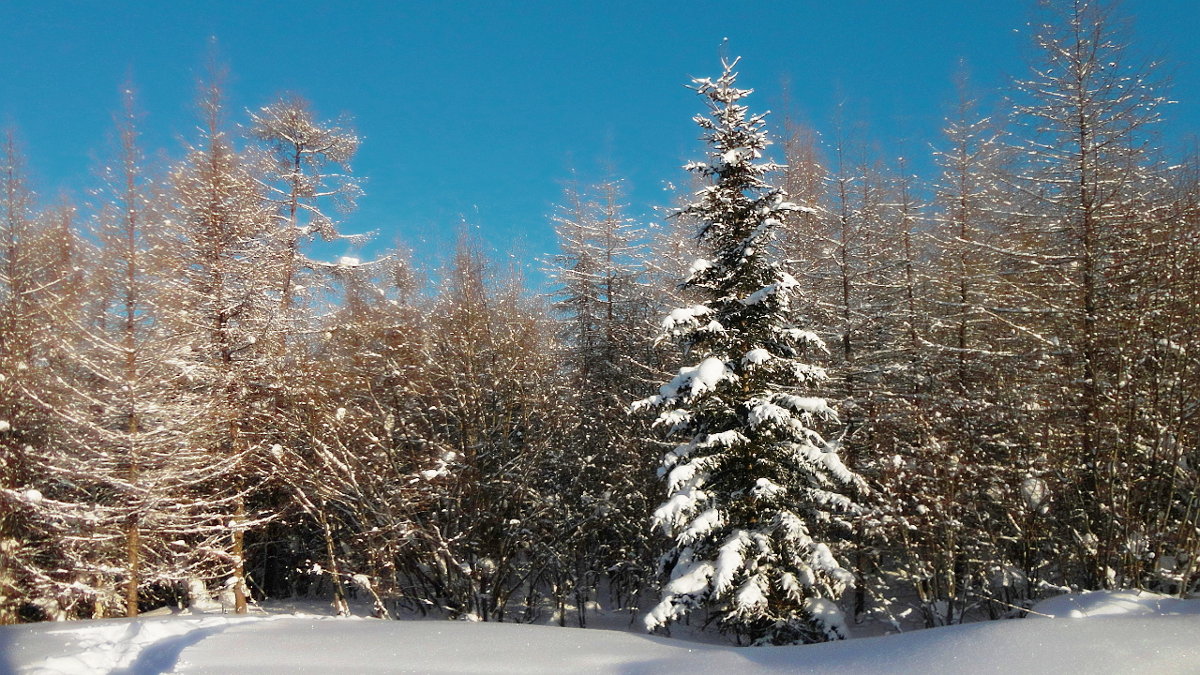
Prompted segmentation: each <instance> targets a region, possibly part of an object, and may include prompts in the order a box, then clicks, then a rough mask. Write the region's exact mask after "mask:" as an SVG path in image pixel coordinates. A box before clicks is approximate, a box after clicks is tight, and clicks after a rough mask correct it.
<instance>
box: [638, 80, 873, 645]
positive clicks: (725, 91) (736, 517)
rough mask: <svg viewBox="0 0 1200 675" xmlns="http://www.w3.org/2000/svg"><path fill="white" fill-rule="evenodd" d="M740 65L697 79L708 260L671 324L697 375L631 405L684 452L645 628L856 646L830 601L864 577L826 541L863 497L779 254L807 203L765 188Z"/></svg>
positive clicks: (659, 515) (700, 216)
mask: <svg viewBox="0 0 1200 675" xmlns="http://www.w3.org/2000/svg"><path fill="white" fill-rule="evenodd" d="M737 62H738V61H737V60H736V59H735V60H733V61H729V60H724V61H723V66H724V73H723V74H722V75H721V77H720V78H719V79H717V80H716V81H713V80H710V79H699V80H695V82H694V89H695V90H696V91H697V93H699V94H700V95H701V96H704V97H705V99H706V102H707V104H708V107H709V115H708V116H703V115H701V116H697V117H696V118H695V119H696V123H697V124H699V125H700V127H701V129H703V130H704V135H703V138H704V140H705V141H706V142H707V143H708V145H709V151H708V159H707V161H704V162H693V163H690V164H689V165H688V166H687V169H688V170H689V171H692V172H694V173H697V174H699V175H700V176H702V177H704V178H705V179H706V180H707V181H708V185H707V186H705V187H703V188H702V189H700V190H699V191H698V192H697V193H696V195H695V201H694V202H692V203H691V204H688V205H686V206H685V207H683V208H682V209H681V210H680V211H679V213H678V214H677V215H679V216H681V217H686V218H692V219H694V220H695V222H696V223H697V224H698V230H699V231H698V234H697V236H698V239H699V241H700V243H701V244H702V248H703V250H704V252H705V254H706V255H707V256H708V257H707V258H702V259H699V260H697V261H696V262H695V263H694V264H693V265H692V267H691V273H690V275H689V276H688V278H687V279H686V280H685V282H684V290H685V291H686V292H688V293H690V294H691V296H692V297H694V298H696V299H697V300H698V303H697V304H695V305H693V306H691V307H683V308H679V309H676V310H674V311H672V312H671V313H670V315H669V316H668V317H667V318H666V319H665V320H664V321H663V334H662V335H661V336H660V339H663V340H673V341H675V342H676V343H677V344H678V345H679V346H680V348H681V349H682V352H683V354H685V355H686V357H688V358H689V359H690V361H691V363H693V364H694V365H689V366H686V367H684V368H681V369H680V370H679V374H678V375H677V376H676V377H675V378H674V379H672V380H671V381H670V382H668V383H667V384H665V385H664V386H663V387H662V388H661V390H660V392H659V394H657V395H655V396H651V397H650V398H647V399H644V400H642V401H639V402H637V403H635V404H634V409H635V410H636V409H641V408H646V407H660V408H662V412H661V414H660V415H659V417H658V419H657V421H656V424H657V425H661V426H663V427H666V428H667V429H668V430H669V434H670V435H671V436H672V437H674V438H676V439H678V440H679V441H680V442H679V444H678V445H677V446H676V447H675V448H674V449H673V450H671V451H669V452H668V453H667V454H666V457H665V458H664V461H663V467H662V469H661V473H662V474H663V475H664V476H665V477H666V479H667V491H668V494H669V497H668V499H667V501H666V502H664V503H663V504H662V506H660V507H659V508H658V510H657V511H655V513H654V523H655V524H656V525H657V526H659V527H661V528H662V529H663V531H664V532H665V533H666V534H667V535H668V536H669V537H672V538H673V539H674V545H673V547H672V549H671V551H670V552H669V553H668V555H667V556H666V557H665V558H664V568H665V571H667V572H669V581H668V582H667V583H666V585H665V586H664V588H663V594H662V600H661V601H660V602H659V604H658V605H657V606H655V607H654V608H653V609H652V610H651V611H650V613H649V614H648V615H647V616H646V619H645V623H646V626H647V628H648V629H650V630H654V629H656V628H659V627H662V626H665V625H666V624H668V623H670V622H671V621H674V620H678V619H682V618H683V617H685V616H687V615H688V614H689V613H691V612H692V611H693V610H696V609H699V608H707V609H709V610H710V611H711V612H713V613H714V615H715V616H714V618H716V619H717V620H718V621H719V626H720V627H721V629H722V630H723V631H728V632H732V633H734V634H735V635H736V636H737V637H738V638H739V639H742V638H745V639H748V640H749V641H750V642H752V643H753V644H794V643H798V642H817V641H823V640H828V639H837V638H842V637H845V628H844V622H843V620H842V617H841V612H840V610H839V609H838V607H837V605H836V604H835V603H834V600H835V599H836V598H837V597H838V596H839V595H840V593H841V592H842V590H844V589H845V588H847V587H849V586H851V585H853V581H854V577H853V575H852V574H851V572H850V571H849V570H847V569H845V568H844V567H843V566H842V564H841V563H840V562H838V560H837V558H836V557H835V556H834V555H833V553H832V551H831V550H830V547H829V545H828V544H826V543H823V542H822V541H821V538H822V537H823V535H824V534H825V533H826V532H829V531H831V530H832V529H833V527H836V526H845V527H847V528H848V523H847V522H846V521H845V517H846V516H850V515H853V514H854V513H855V512H856V511H857V507H856V506H855V504H854V502H853V500H852V499H851V497H850V496H849V494H850V493H852V492H853V491H856V490H864V489H865V485H864V483H863V481H862V480H861V479H859V478H858V477H857V476H855V475H854V474H853V473H852V472H851V471H849V470H848V469H847V468H846V467H845V466H844V465H843V464H842V461H841V459H840V458H839V457H838V454H837V452H836V448H835V447H834V445H833V444H829V443H826V442H825V441H824V440H823V439H822V437H821V435H820V434H819V433H818V432H817V431H816V430H815V429H814V428H813V426H814V425H815V424H816V423H817V422H818V421H819V420H822V419H833V418H834V415H833V412H832V411H831V409H830V408H829V406H828V405H827V404H826V402H825V400H824V399H821V398H817V397H813V396H807V395H805V394H806V393H808V392H807V390H808V389H809V388H811V387H812V386H814V385H816V384H817V383H818V382H820V381H821V380H823V379H824V378H825V373H824V370H823V369H821V368H820V367H817V366H814V365H811V364H808V363H805V362H803V361H802V360H801V358H802V356H803V355H804V354H805V352H806V351H808V350H812V349H822V348H823V344H822V343H821V341H820V339H819V338H817V337H816V336H815V335H814V334H812V333H811V332H809V331H806V330H802V329H800V328H798V327H797V326H795V325H793V323H792V319H791V317H792V313H791V311H790V304H791V301H792V299H793V295H794V290H795V288H796V286H797V283H796V280H795V279H794V278H793V277H792V276H791V275H790V274H788V273H787V272H786V271H784V270H783V269H782V268H781V266H780V265H779V264H778V263H777V262H775V261H774V260H773V259H772V252H773V245H772V241H773V237H774V235H775V231H776V229H777V228H778V227H779V225H780V221H781V219H782V218H783V217H784V214H786V213H788V212H790V211H794V210H796V209H798V208H801V207H798V206H796V205H795V204H792V203H790V202H788V201H787V200H786V196H785V194H784V192H783V191H782V190H781V189H779V188H776V187H772V186H771V185H770V184H769V183H768V182H767V177H768V175H769V174H770V173H771V172H772V171H773V170H775V169H777V168H779V167H778V166H777V165H775V164H773V163H771V162H767V161H763V160H762V156H763V151H764V150H765V148H766V146H767V145H768V140H767V137H766V133H765V131H764V117H765V115H754V116H749V115H748V110H747V108H746V107H745V106H743V105H741V104H740V101H741V100H742V99H743V98H745V97H746V96H747V95H749V94H750V93H751V91H750V90H745V89H738V88H736V87H735V86H734V82H735V79H736V77H737V73H736V72H734V67H735V66H736V65H737Z"/></svg>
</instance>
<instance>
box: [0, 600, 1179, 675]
mask: <svg viewBox="0 0 1200 675" xmlns="http://www.w3.org/2000/svg"><path fill="white" fill-rule="evenodd" d="M810 609H817V608H816V607H812V608H810ZM829 609H830V612H831V613H830V615H829V616H828V618H829V619H830V623H834V624H836V623H837V622H836V618H837V617H836V615H833V614H832V610H833V609H834V608H832V607H830V608H829ZM1035 609H1036V611H1039V612H1042V613H1044V614H1052V615H1054V616H1074V615H1072V614H1071V612H1078V613H1079V614H1078V616H1080V617H1094V616H1103V617H1105V618H1104V619H1102V620H1096V621H1078V620H1062V619H1060V620H1049V621H1048V620H1044V619H1038V620H1034V619H1014V620H1008V621H991V622H982V623H973V624H967V625H959V626H948V627H945V628H933V629H928V630H920V631H915V632H911V633H904V634H900V635H888V636H884V637H876V638H861V639H856V640H843V641H838V642H828V643H824V644H817V645H806V646H797V647H744V648H738V647H727V646H721V645H712V644H700V643H696V642H688V641H686V640H682V639H670V638H663V637H655V636H649V635H645V634H640V633H632V632H624V631H618V630H596V629H591V630H582V629H577V628H558V627H552V626H531V625H524V624H510V623H464V622H450V621H381V620H375V619H362V618H341V619H335V618H332V617H315V616H298V615H292V616H270V617H233V616H212V615H209V616H202V617H194V616H185V615H180V616H173V617H168V618H143V619H135V620H130V619H113V620H106V621H79V622H73V623H42V624H28V625H22V626H3V627H0V673H18V674H21V675H32V674H37V675H47V674H49V673H60V674H61V673H66V674H75V673H109V672H120V673H164V672H174V673H234V672H237V673H254V672H272V673H332V672H339V673H340V672H345V673H350V672H353V673H387V672H419V673H567V672H569V673H576V672H589V673H688V674H689V675H706V674H708V673H712V674H714V675H716V674H720V675H725V674H727V673H929V672H962V673H975V672H1017V673H1071V672H1078V673H1082V672H1086V673H1114V672H1139V673H1155V674H1156V675H1158V674H1163V673H1195V672H1200V640H1196V635H1198V634H1200V601H1198V600H1178V599H1176V598H1169V597H1166V596H1156V595H1152V594H1147V593H1134V592H1119V593H1087V594H1082V595H1074V596H1063V597H1059V598H1053V599H1051V600H1047V601H1046V602H1044V603H1042V604H1040V605H1038V607H1037V608H1035ZM1043 610H1045V611H1043Z"/></svg>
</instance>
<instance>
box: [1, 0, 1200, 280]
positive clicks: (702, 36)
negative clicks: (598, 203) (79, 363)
mask: <svg viewBox="0 0 1200 675" xmlns="http://www.w3.org/2000/svg"><path fill="white" fill-rule="evenodd" d="M1122 13H1123V14H1126V15H1130V16H1132V17H1133V18H1134V21H1135V24H1134V26H1135V29H1134V30H1135V33H1134V34H1135V37H1136V40H1135V51H1134V53H1135V54H1141V55H1145V56H1148V57H1153V58H1161V59H1164V60H1165V61H1167V70H1166V72H1167V73H1168V74H1170V75H1171V76H1172V77H1173V79H1174V86H1173V87H1172V89H1171V90H1170V93H1171V94H1172V98H1174V99H1176V100H1178V101H1179V103H1178V104H1177V105H1175V106H1173V107H1172V108H1171V109H1169V111H1168V113H1167V115H1168V120H1169V121H1168V123H1167V124H1166V125H1165V126H1164V127H1163V131H1164V132H1165V133H1166V134H1167V135H1168V137H1174V138H1176V139H1181V138H1186V137H1188V136H1194V135H1195V134H1196V132H1197V130H1198V129H1200V46H1197V42H1196V35H1197V33H1196V30H1197V27H1198V26H1200V1H1198V0H1126V2H1124V4H1123V6H1122ZM1033 16H1034V14H1033V10H1032V2H1027V1H1025V0H958V1H951V0H842V1H841V2H829V1H827V0H793V1H792V2H772V1H769V0H766V1H763V0H760V1H756V2H733V1H730V0H725V1H724V2H708V1H702V0H686V1H679V2H652V1H648V0H639V1H635V2H625V1H623V0H617V1H606V2H587V3H584V2H573V1H570V0H547V1H544V2H536V1H528V2H513V1H504V0H492V1H490V2H450V1H434V0H425V1H424V2H406V1H379V2H365V1H355V0H342V1H334V0H326V1H324V2H315V1H310V0H288V1H279V2H265V1H256V0H209V1H203V2H201V1H195V0H175V1H171V2H129V1H123V0H105V1H100V0H94V1H89V2H83V1H77V0H0V125H13V126H15V127H16V128H17V129H18V131H19V133H20V135H21V137H22V138H23V139H24V141H25V146H26V150H27V152H28V154H29V156H30V160H31V168H32V170H33V174H34V178H35V184H36V185H37V187H38V188H39V191H40V192H42V193H43V194H46V195H49V196H53V195H54V194H56V193H57V192H58V191H59V190H64V189H65V190H69V191H71V192H72V193H74V194H76V195H83V194H84V193H85V190H86V188H87V187H88V185H89V184H90V182H92V181H91V178H90V176H91V173H92V171H93V168H94V167H95V165H96V162H97V161H98V159H97V158H98V157H100V156H102V152H103V148H104V147H105V146H104V139H105V135H106V134H107V133H108V130H109V128H110V127H111V114H112V112H113V111H114V110H116V109H117V108H118V107H119V94H118V90H119V85H120V84H121V82H122V81H123V80H124V79H125V77H126V74H130V73H131V74H132V76H133V79H134V82H135V84H136V86H137V89H138V91H139V94H140V98H141V107H142V108H143V109H144V110H145V112H146V113H147V118H146V122H145V123H146V129H145V131H146V132H147V143H148V145H150V146H151V147H152V148H165V149H167V150H168V151H169V152H171V153H173V154H178V152H179V149H180V147H181V140H180V139H182V138H185V137H186V138H192V137H194V133H193V127H194V122H193V117H192V114H191V101H192V98H193V93H194V91H195V82H196V78H197V77H198V75H199V74H200V73H201V72H202V71H203V64H204V61H205V55H206V53H207V50H208V43H209V40H210V37H212V36H215V37H216V38H217V41H218V43H219V45H220V54H221V56H222V58H223V59H224V60H225V61H226V62H227V63H228V65H229V66H230V68H231V71H232V75H233V77H232V80H231V82H230V94H231V101H232V103H233V105H234V107H235V108H236V109H238V110H241V109H245V108H250V107H258V106H260V105H263V104H265V103H267V102H269V101H270V99H271V98H273V97H274V96H275V95H276V94H278V93H281V92H285V91H290V92H296V93H299V94H301V95H303V96H305V97H307V98H309V99H310V100H311V101H312V102H313V104H314V106H315V108H316V109H317V111H318V113H319V114H321V115H323V116H326V117H332V116H334V115H337V114H339V113H343V112H344V113H348V114H349V115H351V116H353V117H354V119H355V121H356V126H357V128H358V130H359V132H360V133H361V134H362V136H363V137H364V138H365V141H364V144H363V147H362V150H361V152H360V154H359V157H358V159H357V161H356V162H355V163H354V169H355V172H356V173H358V174H360V175H362V176H365V177H366V178H367V183H366V185H365V189H366V193H367V194H366V196H365V197H364V198H363V199H362V201H361V208H360V209H359V211H358V212H357V213H356V214H355V215H353V216H352V217H351V218H349V219H348V221H347V223H346V227H345V229H346V230H348V231H365V230H378V231H379V232H380V242H381V243H382V244H383V245H385V246H386V245H390V244H391V243H393V242H394V241H400V242H403V243H404V244H405V245H408V246H411V247H413V248H414V249H416V250H417V251H418V252H419V254H420V255H421V257H423V258H429V257H436V256H437V255H438V254H439V251H442V250H444V249H445V248H446V247H447V246H448V244H449V243H450V242H452V241H453V240H454V236H455V232H456V229H457V227H458V224H459V223H460V222H462V221H463V220H464V219H465V220H466V221H467V222H469V223H471V224H473V225H475V226H478V227H479V228H480V231H481V232H482V233H483V235H484V237H485V239H486V240H487V241H488V242H490V243H491V244H492V245H493V246H494V247H495V248H496V249H498V250H500V251H503V252H506V253H507V252H512V253H513V254H514V255H516V256H517V257H518V258H519V259H522V260H532V259H534V258H537V257H541V256H545V255H547V254H548V253H550V252H552V250H553V247H554V243H553V238H552V230H551V228H550V225H549V224H548V222H547V215H548V214H549V213H550V212H551V210H552V206H553V204H554V203H555V202H556V201H557V199H558V198H559V195H560V192H561V186H560V183H559V181H561V180H562V179H564V178H566V177H567V176H568V171H569V168H571V167H575V168H576V169H577V170H578V171H579V172H580V174H581V176H582V177H584V178H588V177H595V176H598V175H599V174H600V173H601V170H600V167H601V166H602V165H605V164H610V165H611V166H612V167H613V168H614V170H615V172H616V173H617V174H618V175H620V176H623V177H626V178H627V179H628V181H629V183H630V187H631V189H632V194H631V199H630V201H631V202H632V203H633V204H634V211H635V212H641V213H644V214H645V215H646V217H650V216H651V215H652V214H650V213H649V212H648V208H649V207H650V206H651V205H653V204H659V203H663V202H664V201H665V200H666V196H665V195H664V193H663V190H662V186H663V184H664V183H665V182H667V181H675V182H682V181H683V180H684V173H683V171H682V170H681V169H680V168H679V167H680V165H681V164H682V163H683V162H684V161H685V160H688V159H692V158H697V157H698V156H700V154H701V152H702V148H701V146H700V144H699V142H698V141H697V140H696V139H697V130H696V128H695V126H694V125H693V124H692V122H691V117H692V116H693V115H694V114H696V113H698V112H700V110H701V102H700V100H699V99H698V98H697V97H696V96H695V95H694V94H692V93H691V92H689V91H687V90H686V89H685V88H684V85H685V84H687V83H688V81H689V78H690V77H693V76H710V75H715V74H717V72H718V70H719V63H718V54H719V45H720V44H721V41H722V38H726V37H728V38H729V47H728V50H729V52H730V53H731V54H733V55H741V56H743V64H742V67H741V68H740V70H741V73H742V78H741V80H740V83H741V84H743V85H745V86H748V87H753V88H755V89H756V90H757V93H756V95H755V96H754V97H752V98H751V99H749V101H750V104H751V105H752V106H753V107H755V109H756V110H762V109H766V108H770V109H774V110H779V109H780V107H781V105H782V103H783V97H782V94H781V92H782V91H783V86H782V83H783V82H784V81H787V82H789V83H790V85H789V88H790V92H791V99H792V101H793V106H794V108H795V113H796V114H797V115H798V116H799V117H800V118H802V119H804V120H806V121H808V122H809V123H810V124H812V125H813V126H815V127H816V128H817V129H818V130H828V129H829V128H830V127H831V124H830V120H831V118H832V115H833V110H834V108H835V105H836V104H837V102H839V101H844V102H845V109H846V114H847V117H848V119H849V120H850V121H852V122H859V121H861V122H864V123H866V124H867V125H868V128H869V130H870V134H871V136H872V137H873V138H874V139H876V140H877V141H878V142H879V143H880V145H881V147H882V148H883V149H884V152H885V153H886V154H887V155H888V156H896V155H901V154H904V155H907V156H912V157H915V158H918V159H916V164H915V166H916V167H918V168H919V167H920V166H921V161H922V160H921V159H919V158H920V157H923V156H927V155H928V150H927V149H928V147H929V144H930V143H931V142H936V141H937V138H938V133H939V129H940V127H941V120H942V118H943V116H944V114H945V112H946V111H947V107H948V104H949V103H950V102H951V101H952V100H953V91H954V88H953V84H952V77H953V74H954V72H955V71H956V70H957V68H958V62H959V60H960V59H962V60H965V61H966V63H967V64H968V67H969V70H970V72H971V74H972V79H973V81H974V83H975V84H976V85H977V86H978V87H979V88H980V89H981V90H982V91H984V92H988V91H995V90H996V89H997V88H1000V87H1004V86H1005V85H1006V83H1007V82H1008V78H1009V77H1010V76H1022V75H1024V74H1025V73H1026V72H1027V66H1026V60H1027V58H1028V57H1029V56H1030V54H1031V53H1032V49H1031V47H1030V36H1029V29H1028V27H1027V22H1028V20H1029V19H1030V18H1031V17H1033ZM233 117H234V118H235V119H238V120H243V119H244V115H236V114H235V115H234V116H233ZM1173 144H1175V145H1179V144H1180V143H1179V142H1178V141H1174V142H1173ZM367 253H368V254H369V253H371V251H367ZM531 264H534V265H535V266H536V263H531ZM535 276H536V275H535Z"/></svg>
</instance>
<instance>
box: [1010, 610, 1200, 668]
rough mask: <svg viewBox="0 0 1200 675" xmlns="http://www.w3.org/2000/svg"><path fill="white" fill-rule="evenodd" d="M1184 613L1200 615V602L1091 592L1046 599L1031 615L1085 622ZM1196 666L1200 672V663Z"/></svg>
mask: <svg viewBox="0 0 1200 675" xmlns="http://www.w3.org/2000/svg"><path fill="white" fill-rule="evenodd" d="M1181 614H1191V615H1200V600H1182V599H1180V598H1177V597H1174V596H1170V595H1160V594H1158V593H1147V592H1145V591H1088V592H1083V593H1071V594H1068V595H1059V596H1056V597H1053V598H1049V599H1046V600H1043V601H1041V602H1039V603H1038V604H1036V605H1034V607H1033V613H1031V614H1030V616H1034V617H1036V616H1046V617H1050V618H1056V619H1062V618H1069V619H1081V618H1092V617H1100V616H1104V617H1111V616H1124V617H1131V616H1176V615H1181ZM1196 667H1197V669H1198V670H1200V663H1198V664H1196Z"/></svg>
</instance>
